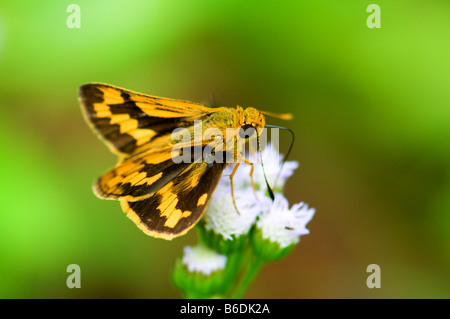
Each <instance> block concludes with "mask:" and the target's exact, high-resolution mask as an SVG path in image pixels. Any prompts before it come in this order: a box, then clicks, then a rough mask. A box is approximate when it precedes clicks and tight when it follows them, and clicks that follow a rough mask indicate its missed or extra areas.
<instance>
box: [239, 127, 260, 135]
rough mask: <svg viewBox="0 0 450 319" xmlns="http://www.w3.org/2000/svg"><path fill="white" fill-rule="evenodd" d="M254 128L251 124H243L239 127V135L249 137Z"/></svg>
mask: <svg viewBox="0 0 450 319" xmlns="http://www.w3.org/2000/svg"><path fill="white" fill-rule="evenodd" d="M255 130H256V129H255V128H254V127H253V126H252V125H251V124H245V125H243V126H241V128H240V129H239V137H241V138H249V137H251V136H252V135H253V134H254V133H255Z"/></svg>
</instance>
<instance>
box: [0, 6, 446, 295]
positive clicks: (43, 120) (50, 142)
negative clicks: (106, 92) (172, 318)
mask: <svg viewBox="0 0 450 319" xmlns="http://www.w3.org/2000/svg"><path fill="white" fill-rule="evenodd" d="M71 3H76V4H78V5H80V8H81V28H80V29H69V28H68V27H67V26H66V19H67V17H68V16H69V13H67V12H66V8H67V6H68V5H69V4H71ZM370 3H372V2H371V1H361V0H352V1H331V0H329V1H316V0H308V1H306V0H305V1H302V0H296V1H273V0H272V1H269V0H258V1H256V0H254V1H236V0H215V1H207V0H193V1H184V0H179V1H173V0H164V1H163V0H160V1H135V0H128V1H87V0H84V1H82V0H79V1H56V0H54V1H40V2H37V1H31V0H27V1H8V0H7V1H5V0H3V1H2V2H1V3H0V132H1V134H0V141H1V144H0V145H1V158H0V164H1V165H0V173H1V181H0V194H1V195H0V198H1V201H0V297H3V298H178V297H180V295H179V293H178V291H177V290H175V289H174V288H173V287H172V286H171V284H170V282H169V272H170V269H171V267H172V265H173V262H174V260H175V259H176V258H177V257H178V256H180V255H181V253H182V248H183V246H184V245H186V244H194V243H196V242H197V234H196V232H195V231H192V232H190V233H188V235H186V236H184V237H181V238H178V239H176V240H174V241H172V242H166V241H163V240H158V239H153V238H151V237H148V236H146V235H144V234H143V233H142V232H141V231H140V230H139V229H138V228H137V227H136V226H135V225H134V224H133V223H132V222H131V221H130V220H129V219H127V218H126V217H125V215H124V214H123V213H122V211H121V209H120V205H119V203H118V202H115V201H102V200H99V199H97V198H96V197H95V196H94V195H93V193H92V190H91V185H92V182H93V181H94V179H95V178H96V177H97V176H99V175H100V174H101V173H103V172H104V171H106V170H107V169H108V168H110V167H112V166H113V165H114V164H115V163H116V157H115V156H114V155H113V154H111V153H110V152H109V151H108V149H107V148H106V147H105V146H104V145H103V144H102V143H101V142H100V141H99V140H98V139H97V138H96V137H95V136H94V134H93V133H92V132H91V131H90V129H89V127H88V126H87V125H86V123H85V122H84V119H83V117H82V115H81V112H80V107H79V104H78V100H77V90H78V87H79V86H80V85H82V84H84V83H88V82H105V83H109V84H113V85H117V86H121V87H125V88H128V89H131V90H135V91H139V92H143V93H147V94H152V95H158V96H165V97H171V98H179V99H186V100H191V101H197V102H205V103H206V102H207V101H208V100H209V99H210V98H211V96H213V97H214V99H215V100H218V101H220V102H221V104H222V105H226V106H235V105H236V104H239V105H242V106H255V107H257V108H259V109H262V110H267V111H277V112H292V113H294V115H295V119H294V120H293V121H291V122H289V123H287V122H282V121H279V120H273V121H271V123H272V124H278V125H280V124H281V125H286V126H289V127H290V128H291V129H293V130H294V131H295V134H296V142H295V146H294V150H293V153H292V157H291V158H292V159H296V160H298V161H299V162H300V168H299V169H298V170H297V171H296V173H295V175H294V176H293V177H292V178H291V179H290V180H289V181H288V183H287V185H286V196H287V197H288V199H289V201H290V203H291V204H293V203H295V202H299V201H305V202H307V203H309V204H310V205H311V206H313V207H315V208H316V210H317V212H316V216H315V218H314V219H313V220H312V221H311V222H310V224H309V225H308V228H309V229H310V231H311V233H310V235H308V236H304V237H302V241H301V243H300V244H299V245H298V247H297V248H296V249H295V251H294V252H293V253H292V254H291V255H289V256H288V257H287V258H286V259H284V260H282V261H279V262H276V263H272V264H270V265H267V266H266V267H265V268H264V269H263V270H262V272H261V273H260V275H259V277H258V278H257V280H256V282H255V283H254V284H253V285H252V286H251V288H250V290H249V291H248V293H247V295H246V297H249V298H449V297H450V231H449V228H450V215H449V211H450V165H449V164H450V147H449V141H450V18H449V17H450V3H449V1H447V0H441V1H438V0H428V1H414V2H412V1H401V0H398V1H382V0H379V1H377V2H376V3H377V4H379V5H380V7H381V29H369V28H368V27H367V25H366V19H367V17H368V16H369V13H367V12H366V8H367V6H368V5H369V4H370ZM73 263H75V264H78V265H80V267H81V289H68V288H67V287H66V278H67V276H68V275H69V274H68V273H67V272H66V268H67V266H68V265H69V264H73ZM369 264H378V265H380V267H381V288H380V289H368V288H367V286H366V278H367V276H368V275H369V274H368V273H367V272H366V267H367V266H368V265H369Z"/></svg>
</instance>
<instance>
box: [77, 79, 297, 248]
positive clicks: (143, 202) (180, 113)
mask: <svg viewBox="0 0 450 319" xmlns="http://www.w3.org/2000/svg"><path fill="white" fill-rule="evenodd" d="M79 96H80V103H81V105H82V110H83V113H84V116H85V118H86V121H87V122H88V123H89V124H90V126H91V127H92V128H93V130H94V132H96V133H97V134H98V135H99V137H100V138H101V139H102V140H103V141H104V142H105V143H106V144H107V145H108V147H109V148H110V150H111V151H112V152H113V153H116V154H117V155H118V156H119V162H118V164H117V165H116V167H115V168H114V169H112V170H111V171H109V172H107V173H105V174H104V175H103V176H101V177H100V178H99V179H98V180H97V181H96V182H95V183H94V186H93V189H94V193H95V194H96V195H97V196H98V197H99V198H103V199H114V200H119V201H120V203H121V206H122V209H123V211H124V212H125V213H126V214H127V216H128V217H129V218H130V219H131V220H132V221H133V222H135V223H136V225H137V226H138V227H139V228H140V229H141V230H143V231H144V233H146V234H147V235H150V236H153V237H157V238H164V239H168V240H170V239H172V238H174V237H177V236H181V235H183V234H185V233H186V232H187V231H188V230H190V229H191V228H192V227H194V226H195V224H196V223H197V222H198V221H199V219H200V218H201V217H202V215H203V212H204V211H205V209H206V206H207V204H208V201H209V200H210V199H211V196H212V194H213V192H214V189H215V188H216V186H217V183H218V182H219V179H220V177H221V175H222V172H223V170H224V168H225V166H226V165H227V162H228V163H229V161H227V162H225V161H217V160H215V161H211V160H208V158H205V157H204V156H201V157H196V156H195V155H192V154H191V153H190V152H186V150H189V149H190V148H197V149H199V150H200V154H201V155H204V154H205V153H206V151H207V150H208V149H209V150H212V151H211V152H209V153H208V154H209V156H210V157H211V156H214V157H215V158H218V155H221V156H222V158H223V157H227V158H228V155H229V154H231V155H232V156H231V158H232V159H233V160H234V161H235V160H236V159H237V158H239V151H237V150H236V148H235V147H234V146H235V145H236V144H240V143H242V142H245V140H246V138H248V136H245V135H244V136H242V134H241V135H239V134H237V135H232V137H231V140H230V138H228V137H227V138H228V139H223V138H222V139H219V138H217V134H214V135H215V136H214V137H213V136H212V135H211V134H210V136H209V138H206V139H204V138H200V139H199V138H196V137H195V131H196V128H195V124H196V123H200V124H201V125H202V128H201V129H200V130H201V132H200V133H201V136H202V137H204V133H206V132H207V131H208V130H209V129H214V130H215V131H216V132H217V131H218V132H219V133H220V134H222V136H226V131H227V129H231V130H232V131H235V130H236V129H248V128H253V129H254V130H255V131H256V132H258V129H261V128H264V126H265V118H264V114H265V115H269V116H275V117H279V118H282V119H290V118H291V115H290V114H284V115H275V114H270V113H267V112H262V111H258V110H257V109H255V108H252V107H249V108H246V109H243V108H242V107H240V106H237V107H236V108H228V107H218V108H209V107H206V106H203V105H200V104H196V103H193V102H187V101H181V100H174V99H167V98H161V97H155V96H150V95H145V94H140V93H136V92H132V91H129V90H125V89H122V88H118V87H115V86H112V85H108V84H100V83H90V84H86V85H83V86H81V87H80V90H79ZM180 128H183V129H184V130H185V131H187V132H189V134H188V136H194V137H189V138H188V140H184V142H180V141H178V140H174V138H173V136H174V135H173V133H174V132H175V130H177V129H180ZM255 135H257V136H258V134H255ZM227 136H228V135H227ZM258 141H259V140H258ZM177 145H178V146H180V145H181V146H182V147H179V148H176V146H177ZM230 145H231V147H230ZM174 150H175V151H174ZM186 158H187V159H188V160H186ZM180 159H183V160H180ZM240 159H241V160H242V158H240ZM234 161H233V162H234ZM243 161H245V162H246V163H248V164H250V165H252V163H250V162H248V161H247V160H246V159H245V158H244V159H243ZM238 165H239V164H238V163H237V164H236V166H235V168H234V170H233V173H232V175H233V174H234V172H235V171H236V169H237V167H238ZM231 177H232V176H231Z"/></svg>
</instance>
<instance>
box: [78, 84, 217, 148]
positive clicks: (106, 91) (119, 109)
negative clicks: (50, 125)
mask: <svg viewBox="0 0 450 319" xmlns="http://www.w3.org/2000/svg"><path fill="white" fill-rule="evenodd" d="M79 96H80V102H81V104H82V109H83V112H84V114H85V118H86V120H87V121H88V122H89V123H90V124H92V126H93V128H94V131H96V132H97V133H98V134H99V135H100V137H101V138H102V139H103V140H104V141H105V142H106V144H107V145H108V146H109V147H110V149H111V150H112V151H113V152H115V153H117V154H119V155H123V156H129V155H131V154H134V153H137V152H139V151H140V150H142V147H143V146H144V145H145V149H151V148H152V147H153V146H157V145H156V144H159V141H158V138H159V137H162V136H165V135H167V134H170V133H171V132H172V131H173V130H174V129H175V128H177V127H189V126H191V125H193V122H194V120H197V119H201V118H203V117H204V116H205V115H207V114H210V113H213V112H215V111H216V110H215V109H211V108H208V107H206V106H203V105H200V104H196V103H192V102H187V101H181V100H173V99H167V98H161V97H156V96H150V95H145V94H140V93H136V92H132V91H129V90H125V89H122V88H119V87H115V86H112V85H107V84H100V83H90V84H86V85H83V86H81V87H80V90H79ZM155 141H156V142H155ZM152 142H155V143H154V144H155V145H152Z"/></svg>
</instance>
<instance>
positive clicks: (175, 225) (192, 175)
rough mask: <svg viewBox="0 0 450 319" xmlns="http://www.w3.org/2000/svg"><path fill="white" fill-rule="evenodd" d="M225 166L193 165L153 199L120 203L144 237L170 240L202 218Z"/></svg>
mask: <svg viewBox="0 0 450 319" xmlns="http://www.w3.org/2000/svg"><path fill="white" fill-rule="evenodd" d="M225 165H226V164H225V163H215V164H214V165H208V164H207V163H205V162H203V163H193V164H191V165H190V166H189V167H188V168H186V169H185V170H184V171H183V172H182V173H181V174H180V175H178V176H177V177H175V178H174V179H173V180H172V181H170V182H169V183H167V184H166V185H165V186H164V187H162V188H161V189H160V190H158V191H157V192H156V193H155V194H154V195H153V196H151V197H148V198H146V199H143V200H139V201H128V200H126V199H123V200H121V201H120V202H121V205H122V209H123V211H124V212H126V213H127V216H128V217H129V218H130V219H131V220H132V221H133V222H134V223H136V225H138V227H139V228H140V229H142V230H143V231H144V232H145V233H146V234H147V235H150V236H153V237H157V238H164V239H167V240H170V239H172V238H174V237H177V236H181V235H183V234H185V233H186V232H187V231H188V230H190V229H191V228H192V227H194V226H195V224H196V223H197V222H198V220H199V219H200V218H201V217H202V216H203V213H204V211H205V209H206V206H207V203H208V202H209V200H210V198H211V196H212V194H213V192H214V190H215V188H216V186H217V183H218V182H219V179H220V177H221V176H222V172H223V169H224V167H225Z"/></svg>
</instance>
